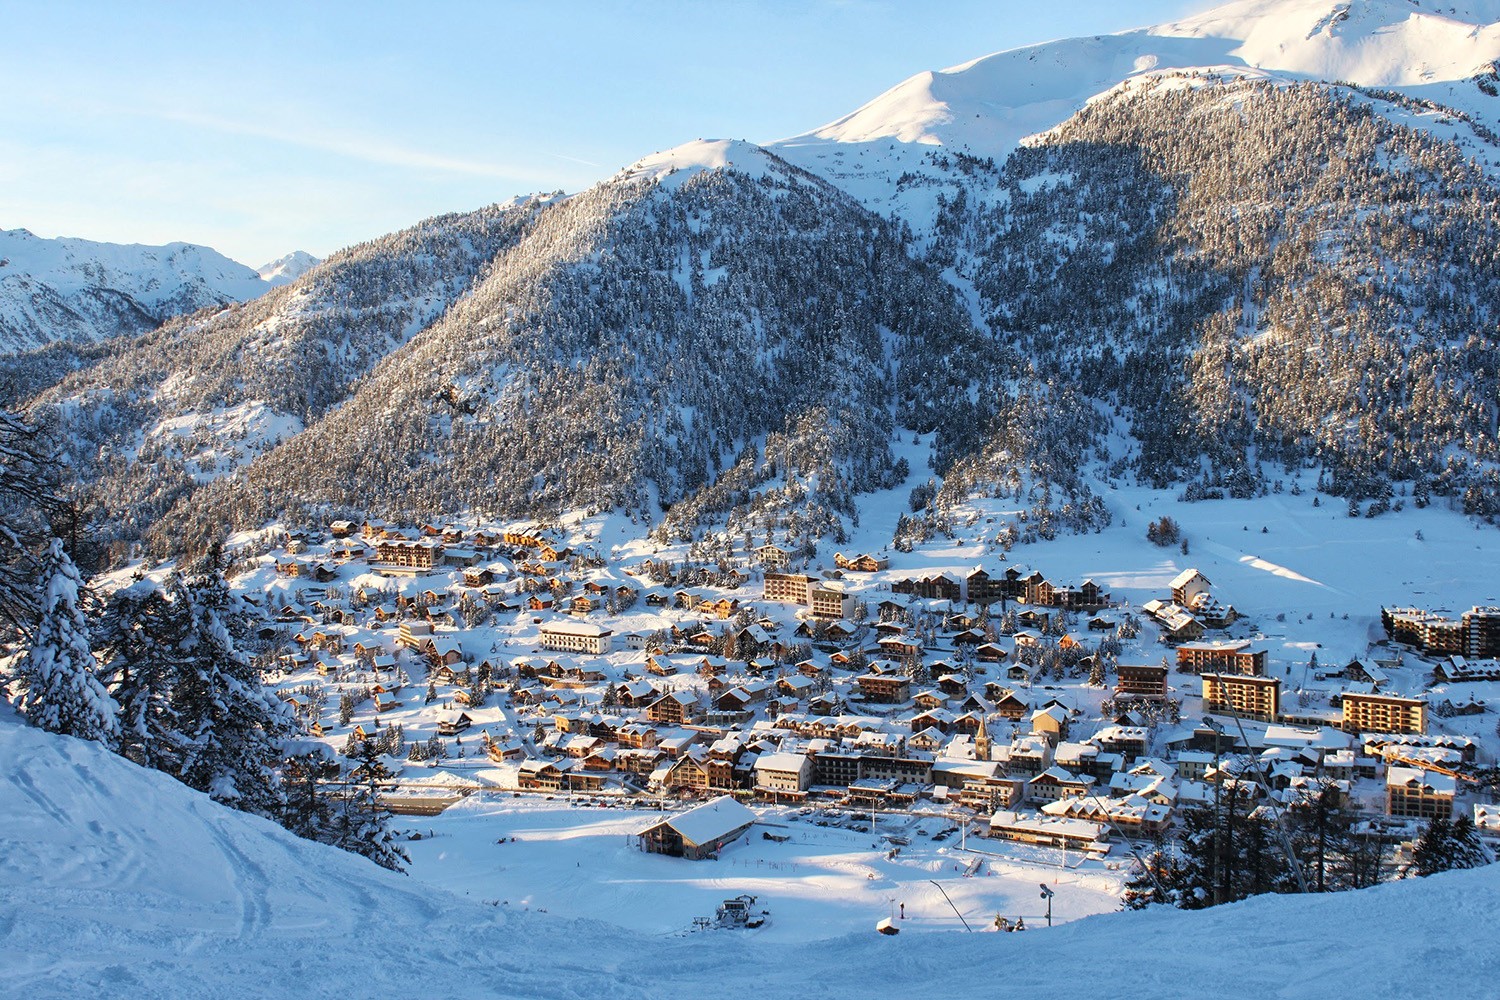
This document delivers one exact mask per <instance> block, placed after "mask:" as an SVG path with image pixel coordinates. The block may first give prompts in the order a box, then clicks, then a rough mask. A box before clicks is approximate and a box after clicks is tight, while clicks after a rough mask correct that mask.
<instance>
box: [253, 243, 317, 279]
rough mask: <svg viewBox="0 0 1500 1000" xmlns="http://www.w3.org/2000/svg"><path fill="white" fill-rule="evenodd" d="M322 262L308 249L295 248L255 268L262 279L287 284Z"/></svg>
mask: <svg viewBox="0 0 1500 1000" xmlns="http://www.w3.org/2000/svg"><path fill="white" fill-rule="evenodd" d="M320 263H322V262H321V261H320V260H318V258H316V257H314V256H313V255H312V254H310V253H308V252H307V251H306V250H293V251H292V252H291V253H289V254H286V255H285V256H282V257H277V258H276V259H275V260H273V261H271V262H270V263H269V264H262V265H261V266H260V267H258V268H256V269H255V273H256V274H258V275H260V277H261V280H262V281H264V282H266V283H267V284H269V285H271V286H272V287H273V288H274V287H275V286H276V285H286V284H290V283H291V282H293V281H296V280H297V279H298V278H300V277H302V276H303V275H304V274H306V273H307V272H308V271H310V270H312V269H313V268H314V267H316V266H317V265H318V264H320Z"/></svg>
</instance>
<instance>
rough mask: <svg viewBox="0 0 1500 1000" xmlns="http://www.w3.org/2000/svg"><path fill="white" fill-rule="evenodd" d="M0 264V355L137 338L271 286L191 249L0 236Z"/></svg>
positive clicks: (17, 233)
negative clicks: (179, 317) (186, 315)
mask: <svg viewBox="0 0 1500 1000" xmlns="http://www.w3.org/2000/svg"><path fill="white" fill-rule="evenodd" d="M0 261H4V267H3V268H0V353H4V352H7V351H20V350H28V349H31V348H34V347H40V346H43V345H44V344H48V343H51V342H52V341H56V340H70V341H80V342H87V341H97V340H105V339H108V338H110V337H114V336H118V335H120V334H128V333H140V332H142V331H144V330H148V329H150V328H152V327H154V326H157V325H158V324H160V323H162V322H164V321H165V320H167V319H170V318H171V317H173V316H177V315H180V314H182V313H187V312H192V311H194V310H196V309H201V308H203V307H204V306H210V305H223V304H224V303H227V302H243V301H246V300H248V299H253V298H255V297H256V296H258V295H261V294H262V293H264V292H265V291H266V290H267V289H269V288H270V287H271V286H270V285H268V284H267V283H266V282H264V281H262V280H261V278H260V276H259V275H257V274H256V273H255V272H254V271H253V270H251V269H250V268H248V267H246V266H245V265H244V264H241V263H238V262H237V261H233V260H230V259H229V258H228V257H225V256H224V255H223V254H220V253H218V252H217V251H215V250H212V249H210V248H208V247H204V246H197V245H195V244H192V243H167V244H164V245H162V246H146V245H142V244H138V243H132V244H123V243H99V242H95V241H93V240H85V239H77V238H74V237H60V238H57V239H46V238H44V237H40V236H37V235H36V234H35V233H32V232H30V231H29V230H25V229H11V230H0Z"/></svg>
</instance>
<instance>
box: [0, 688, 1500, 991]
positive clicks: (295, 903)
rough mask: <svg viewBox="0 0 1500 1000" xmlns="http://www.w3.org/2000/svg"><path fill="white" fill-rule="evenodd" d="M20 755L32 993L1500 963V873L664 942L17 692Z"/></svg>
mask: <svg viewBox="0 0 1500 1000" xmlns="http://www.w3.org/2000/svg"><path fill="white" fill-rule="evenodd" d="M0 757H3V759H4V760H5V761H7V762H8V763H7V766H6V768H5V770H4V774H3V775H0V800H3V801H4V802H5V804H6V807H5V808H4V809H3V810H0V843H4V844H6V845H7V847H8V849H9V850H8V856H7V863H6V864H5V865H0V928H3V933H0V994H4V995H5V996H12V997H27V998H29V1000H47V998H52V997H58V998H62V997H77V996H85V995H86V996H91V997H100V998H114V997H122V998H123V997H129V998H132V1000H134V998H151V997H162V998H166V997H182V996H214V997H220V998H223V1000H233V998H240V997H266V996H294V995H316V996H323V995H330V994H334V993H340V992H346V991H347V989H348V986H349V984H350V983H358V984H359V987H360V989H361V991H363V992H365V993H370V994H373V995H382V996H423V997H426V996H446V995H459V994H461V995H465V996H495V997H537V998H553V997H556V998H559V1000H560V998H563V997H580V996H596V997H603V996H608V997H621V998H635V997H705V996H717V995H722V994H723V993H724V992H725V987H726V984H747V985H746V989H747V990H749V991H750V992H753V993H754V994H755V995H756V996H761V997H767V998H783V997H786V998H792V997H799V998H800V997H806V996H808V995H809V993H810V991H811V992H814V993H816V995H817V996H820V997H827V998H829V1000H839V998H845V997H848V998H856V997H858V998H864V997H871V996H896V995H908V994H910V995H917V994H920V995H923V996H943V997H946V996H967V995H972V994H974V993H975V992H976V990H978V992H980V993H983V992H984V991H985V989H986V988H988V987H984V986H982V985H980V986H976V983H978V984H983V983H991V984H993V983H994V982H996V981H997V978H996V977H998V981H1001V982H1003V983H1004V989H1005V992H1006V993H1007V995H1009V994H1015V995H1036V996H1048V997H1055V998H1057V1000H1095V998H1097V997H1098V996H1099V988H1100V986H1099V979H1098V977H1097V976H1094V975H1089V974H1086V973H1087V970H1090V969H1095V968H1098V967H1099V966H1100V964H1101V963H1107V964H1108V966H1109V985H1110V992H1111V993H1112V994H1113V995H1116V996H1123V997H1151V998H1153V1000H1187V998H1193V1000H1197V998H1200V997H1204V996H1217V997H1224V998H1226V1000H1240V998H1244V1000H1250V998H1259V997H1267V996H1276V997H1283V998H1286V1000H1353V998H1355V997H1359V998H1365V1000H1382V998H1397V997H1399V998H1402V1000H1406V998H1427V997H1431V998H1438V997H1476V996H1481V995H1484V994H1485V989H1486V988H1485V987H1484V986H1483V985H1482V984H1483V983H1486V982H1491V983H1492V982H1493V981H1494V975H1495V971H1496V969H1495V959H1494V949H1493V948H1492V947H1491V946H1490V945H1489V940H1490V939H1489V937H1488V936H1487V935H1486V934H1485V933H1484V932H1483V928H1484V927H1486V926H1488V925H1489V922H1490V920H1491V919H1492V915H1493V913H1494V912H1495V910H1496V908H1497V906H1500V866H1496V865H1491V866H1490V867H1488V868H1483V869H1477V870H1472V871H1465V872H1452V873H1449V874H1445V875H1435V876H1432V877H1430V878H1426V879H1415V880H1412V881H1407V882H1395V883H1390V884H1387V885H1382V886H1378V887H1376V888H1374V889H1366V890H1362V891H1358V892H1343V893H1335V894H1331V895H1323V896H1316V895H1314V896H1302V897H1287V896H1262V897H1257V898H1254V899H1250V900H1247V901H1245V902H1243V903H1235V904H1230V905H1226V906H1220V907H1216V908H1214V909H1212V910H1206V911H1194V912H1184V911H1180V910H1170V909H1153V910H1147V911H1141V912H1126V913H1116V914H1107V915H1102V916H1096V917H1089V918H1086V919H1083V920H1079V921H1076V922H1073V923H1069V924H1065V925H1063V926H1061V927H1058V928H1055V929H1051V930H1043V929H1037V930H1033V931H1030V932H1028V933H1025V934H1010V935H1007V934H948V933H929V934H903V935H901V936H900V937H898V938H886V937H882V936H881V935H878V934H875V933H874V932H873V920H874V918H873V917H872V921H871V923H872V930H871V931H870V932H868V933H866V934H862V935H858V936H855V935H850V936H847V937H844V938H836V939H833V940H817V941H812V942H808V943H805V944H790V945H789V944H786V943H784V942H768V941H764V940H757V939H756V938H754V937H753V936H751V937H746V936H745V933H746V932H735V931H719V932H706V933H701V934H688V935H682V936H668V937H663V936H648V935H644V934H639V933H635V932H632V931H627V930H623V929H620V928H618V927H611V926H609V925H608V924H604V923H601V922H598V921H578V920H565V919H562V918H558V917H553V916H549V915H547V914H545V913H539V912H527V908H526V907H525V905H524V904H523V903H522V902H521V901H520V900H510V901H504V902H502V901H501V900H486V901H481V900H479V899H477V898H469V897H466V896H461V895H457V894H450V893H448V892H445V891H443V890H441V889H438V888H435V887H432V886H429V885H420V884H417V883H416V882H414V881H413V880H411V879H407V878H403V877H402V876H400V875H395V874H393V873H391V872H388V871H385V870H384V869H381V868H378V867H376V866H375V865H374V864H372V863H370V862H368V861H366V860H364V859H363V858H360V857H357V856H355V855H352V854H347V853H344V852H342V851H339V850H337V849H335V848H332V847H326V846H323V845H321V844H315V843H312V842H309V841H306V840H300V839H298V838H296V837H295V836H293V835H292V834H290V833H288V832H286V831H285V830H283V829H281V828H280V827H278V826H276V825H275V824H273V823H270V822H268V821H266V820H263V819H259V818H256V817H252V816H248V815H246V814H244V813H239V812H234V811H232V810H230V809H228V808H227V807H224V806H221V805H219V804H217V803H215V802H214V801H212V800H211V799H209V797H208V796H206V795H203V794H201V793H199V792H195V791H193V790H191V789H189V788H187V787H186V786H184V785H182V784H181V783H179V782H177V781H175V780H174V779H172V778H171V777H169V776H167V775H165V774H161V773H158V772H156V771H151V770H148V769H145V768H141V767H138V766H136V765H134V764H132V763H130V762H129V761H127V760H125V759H123V758H121V757H118V756H115V755H113V754H111V753H109V752H108V751H106V750H105V749H104V748H103V747H101V746H99V745H98V744H96V743H89V742H85V741H82V740H76V739H73V738H70V737H63V736H54V735H50V734H47V733H44V732H41V731H40V730H36V729H31V728H28V727H26V726H25V725H24V724H23V723H21V722H20V720H19V719H18V718H17V717H16V716H15V714H14V712H13V711H12V710H11V709H10V708H9V706H6V705H4V704H3V703H0ZM681 863H682V864H694V862H681ZM716 863H718V862H702V864H716ZM571 870H572V869H568V871H571ZM1060 891H1066V890H1060ZM773 905H774V904H773ZM1207 942H1219V943H1230V944H1226V945H1225V946H1223V947H1216V946H1207V945H1206V943H1207ZM580 956H583V957H580ZM1372 970H1378V974H1377V973H1375V972H1374V971H1372ZM748 984H753V989H752V988H751V987H750V986H749V985H748ZM733 988H734V987H733V986H731V989H733Z"/></svg>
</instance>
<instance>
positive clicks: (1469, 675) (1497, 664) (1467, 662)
mask: <svg viewBox="0 0 1500 1000" xmlns="http://www.w3.org/2000/svg"><path fill="white" fill-rule="evenodd" d="M1432 677H1433V680H1435V681H1437V682H1438V683H1455V682H1458V681H1497V680H1500V660H1471V659H1469V658H1468V657H1465V656H1450V657H1448V659H1446V660H1439V661H1438V663H1437V666H1435V667H1433V668H1432Z"/></svg>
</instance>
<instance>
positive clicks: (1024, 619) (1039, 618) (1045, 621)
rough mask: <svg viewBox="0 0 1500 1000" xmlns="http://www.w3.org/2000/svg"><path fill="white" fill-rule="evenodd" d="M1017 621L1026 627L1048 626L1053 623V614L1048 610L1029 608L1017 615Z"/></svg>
mask: <svg viewBox="0 0 1500 1000" xmlns="http://www.w3.org/2000/svg"><path fill="white" fill-rule="evenodd" d="M1016 621H1017V622H1019V623H1020V624H1021V625H1023V626H1025V627H1026V628H1047V627H1048V626H1049V625H1051V624H1052V615H1051V614H1050V613H1048V612H1046V611H1037V610H1036V609H1034V608H1027V609H1026V610H1025V611H1022V612H1021V613H1020V614H1018V615H1016Z"/></svg>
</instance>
